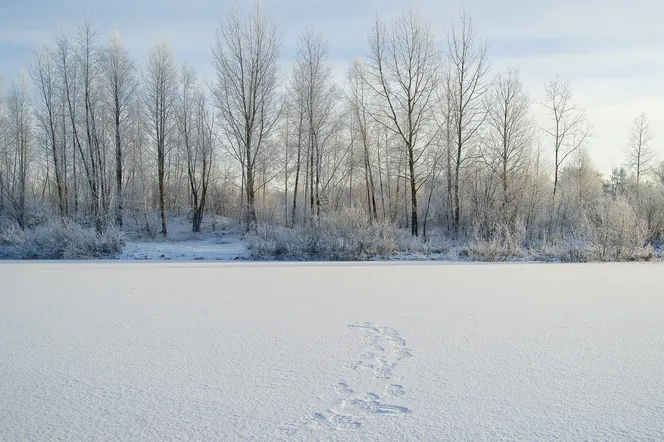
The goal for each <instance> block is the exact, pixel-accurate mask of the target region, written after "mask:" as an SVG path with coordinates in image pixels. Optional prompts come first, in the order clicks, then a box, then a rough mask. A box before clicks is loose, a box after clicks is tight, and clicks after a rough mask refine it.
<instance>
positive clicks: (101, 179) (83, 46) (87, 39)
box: [76, 22, 106, 232]
mask: <svg viewBox="0 0 664 442" xmlns="http://www.w3.org/2000/svg"><path fill="white" fill-rule="evenodd" d="M97 38H98V33H97V30H96V29H95V28H94V27H93V26H92V24H91V23H90V22H85V23H83V24H82V25H81V26H80V28H79V31H78V36H77V44H78V53H77V54H76V55H77V58H78V64H79V69H80V77H79V78H80V82H81V86H82V88H83V97H82V98H83V105H84V110H85V114H84V118H85V119H84V123H85V142H86V146H87V151H85V152H84V151H83V150H81V152H80V154H81V160H82V161H83V163H84V165H85V172H86V175H87V179H88V185H89V187H90V194H91V195H90V196H91V206H92V212H93V215H94V220H95V227H96V229H97V231H99V232H101V230H102V229H103V222H102V219H103V218H104V213H103V212H104V208H105V204H104V200H103V198H104V194H105V191H106V180H105V173H104V163H103V153H102V149H103V148H104V146H103V144H102V139H101V137H100V134H99V130H100V129H101V127H100V126H101V124H100V121H99V119H100V118H99V117H100V115H99V114H100V113H101V110H100V107H101V105H100V94H99V93H98V92H99V90H98V87H99V72H100V69H99V68H100V65H99V51H98V47H97ZM78 147H79V149H81V148H82V146H81V145H80V144H79V145H78Z"/></svg>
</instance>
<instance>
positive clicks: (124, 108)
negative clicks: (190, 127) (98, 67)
mask: <svg viewBox="0 0 664 442" xmlns="http://www.w3.org/2000/svg"><path fill="white" fill-rule="evenodd" d="M102 66H103V69H104V77H105V81H104V83H105V86H106V90H107V92H108V94H109V95H110V100H111V113H112V114H113V128H114V136H115V224H116V225H117V226H118V227H122V210H123V200H124V195H123V192H122V171H123V164H122V158H123V156H122V140H123V138H124V134H123V133H122V132H123V130H125V128H126V126H127V124H126V123H127V118H128V116H129V109H128V108H129V106H130V104H131V102H132V99H133V95H134V93H135V91H136V81H135V78H134V69H135V65H134V61H133V60H132V58H131V56H130V55H129V53H128V52H127V50H126V49H125V47H124V45H123V44H122V41H121V40H120V36H119V34H118V33H117V32H114V33H113V35H112V36H111V39H110V40H109V42H108V46H107V47H106V49H105V51H104V55H103V58H102Z"/></svg>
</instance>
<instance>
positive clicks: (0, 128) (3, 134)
mask: <svg viewBox="0 0 664 442" xmlns="http://www.w3.org/2000/svg"><path fill="white" fill-rule="evenodd" d="M5 104H6V102H5V96H4V91H3V89H2V76H1V75H0V214H4V212H5V178H6V176H7V166H8V164H7V161H5V159H6V158H7V150H8V144H9V141H8V138H9V137H8V135H7V133H8V127H7V117H6V113H5Z"/></svg>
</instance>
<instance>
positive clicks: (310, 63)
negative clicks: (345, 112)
mask: <svg viewBox="0 0 664 442" xmlns="http://www.w3.org/2000/svg"><path fill="white" fill-rule="evenodd" d="M327 54H328V46H327V42H326V41H325V40H324V39H323V38H322V37H321V36H320V35H317V34H314V33H313V32H307V33H305V34H304V35H302V36H301V37H300V38H299V39H298V43H297V52H296V56H295V70H294V73H293V76H294V87H296V88H298V89H299V90H300V91H299V92H298V93H299V94H301V96H302V97H303V98H304V99H303V100H301V101H300V103H301V104H302V105H303V106H304V109H303V111H304V123H305V124H304V125H303V127H302V129H303V130H304V131H305V132H304V134H303V135H304V138H305V139H306V141H307V145H308V147H309V149H308V150H309V152H308V176H309V183H308V184H309V202H308V203H309V211H310V215H311V217H312V218H313V216H314V215H317V216H318V215H320V208H321V179H322V177H321V176H322V170H321V169H322V166H323V164H322V163H323V156H324V151H325V147H326V145H327V144H328V142H329V140H330V137H331V135H332V133H333V131H331V130H330V126H331V125H333V124H334V122H335V121H334V118H335V116H336V115H335V114H334V109H335V101H334V100H335V98H336V88H335V85H334V82H333V81H332V68H331V66H330V63H329V61H328V55H327Z"/></svg>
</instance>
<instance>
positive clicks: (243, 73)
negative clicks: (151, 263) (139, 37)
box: [212, 3, 281, 229]
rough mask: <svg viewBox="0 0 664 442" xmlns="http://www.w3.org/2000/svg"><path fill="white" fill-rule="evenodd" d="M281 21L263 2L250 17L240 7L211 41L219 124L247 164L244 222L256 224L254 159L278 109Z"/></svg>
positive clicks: (245, 167)
mask: <svg viewBox="0 0 664 442" xmlns="http://www.w3.org/2000/svg"><path fill="white" fill-rule="evenodd" d="M280 45H281V42H280V39H279V37H278V36H277V26H276V24H273V23H271V22H269V21H268V20H267V18H266V17H265V15H264V13H263V9H262V7H261V4H260V3H257V4H256V9H255V10H254V11H253V12H251V13H250V14H249V16H248V17H245V18H243V17H241V16H240V12H239V10H235V11H234V12H233V13H231V14H230V15H229V16H228V18H227V19H226V21H225V22H223V23H220V25H219V28H218V30H217V34H216V38H215V43H214V45H213V47H212V55H213V58H214V61H213V65H214V68H215V71H216V76H217V82H216V85H215V86H214V88H213V93H214V96H215V100H216V101H215V104H216V106H217V108H218V109H219V116H220V122H221V123H222V124H221V130H222V131H223V132H224V135H225V138H226V139H227V140H228V142H229V143H230V144H231V149H232V150H233V152H234V156H235V157H236V159H237V160H238V161H239V162H240V165H241V167H242V170H243V184H244V187H243V188H244V189H246V224H247V228H248V229H253V228H255V226H256V221H257V217H256V161H257V158H258V157H259V155H260V154H261V153H262V152H261V151H262V149H264V148H265V145H266V142H267V140H268V138H269V136H270V135H271V133H272V131H273V129H274V127H275V123H276V122H277V118H278V116H279V112H280V104H281V100H280V99H279V96H278V87H279V47H280Z"/></svg>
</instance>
